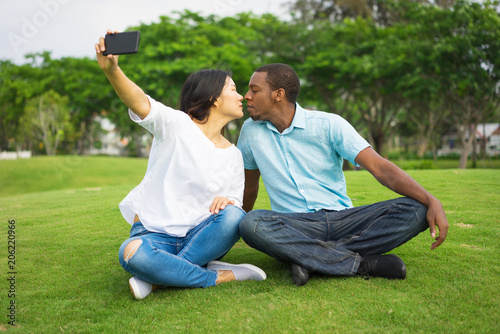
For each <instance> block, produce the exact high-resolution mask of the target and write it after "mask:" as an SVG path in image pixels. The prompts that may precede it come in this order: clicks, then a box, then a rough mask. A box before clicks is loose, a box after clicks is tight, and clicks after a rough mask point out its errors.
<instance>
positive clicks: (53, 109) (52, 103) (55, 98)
mask: <svg viewBox="0 0 500 334" xmlns="http://www.w3.org/2000/svg"><path fill="white" fill-rule="evenodd" d="M69 119H70V114H69V109H68V97H66V96H64V97H63V96H61V95H59V94H58V93H56V92H54V91H52V90H49V91H47V92H45V93H43V94H42V95H40V96H37V97H35V98H32V99H30V100H29V101H28V103H27V104H26V110H25V113H24V115H23V116H22V117H21V120H20V123H21V124H23V126H24V127H25V130H24V131H22V133H23V134H25V135H29V136H32V137H33V138H34V139H37V140H39V141H41V142H42V143H43V147H44V149H45V152H46V153H47V155H54V154H56V152H57V147H58V146H59V143H60V142H61V140H62V139H63V138H64V135H65V133H69V132H71V130H72V126H71V123H70V121H69ZM27 129H31V133H29V134H28V131H26V130H27Z"/></svg>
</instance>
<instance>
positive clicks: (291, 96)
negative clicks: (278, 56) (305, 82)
mask: <svg viewBox="0 0 500 334" xmlns="http://www.w3.org/2000/svg"><path fill="white" fill-rule="evenodd" d="M255 72H266V73H267V79H266V81H267V83H268V84H269V87H270V88H271V90H272V91H274V90H278V89H280V88H283V89H284V90H285V96H286V98H287V100H288V102H290V103H293V104H295V102H297V97H298V96H299V93H300V80H299V76H298V75H297V73H296V72H295V71H294V69H293V68H291V67H290V66H288V65H286V64H280V63H276V64H267V65H263V66H261V67H259V68H257V69H256V70H255Z"/></svg>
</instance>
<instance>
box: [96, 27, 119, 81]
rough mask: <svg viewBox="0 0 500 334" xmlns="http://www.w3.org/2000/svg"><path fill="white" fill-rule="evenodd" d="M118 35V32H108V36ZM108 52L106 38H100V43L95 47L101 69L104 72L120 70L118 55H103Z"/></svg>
mask: <svg viewBox="0 0 500 334" xmlns="http://www.w3.org/2000/svg"><path fill="white" fill-rule="evenodd" d="M114 33H117V31H115V32H113V31H112V30H109V29H108V31H107V32H106V34H114ZM105 51H106V44H105V39H104V37H101V38H99V43H97V44H96V45H95V52H96V56H97V62H98V64H99V67H100V68H101V69H102V70H103V71H104V72H112V71H114V70H116V69H117V68H118V56H117V55H112V54H108V55H106V56H105V55H104V54H103V53H104V52H105Z"/></svg>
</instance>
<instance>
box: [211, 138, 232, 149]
mask: <svg viewBox="0 0 500 334" xmlns="http://www.w3.org/2000/svg"><path fill="white" fill-rule="evenodd" d="M221 136H222V135H221ZM215 147H216V148H220V149H231V147H234V145H233V143H231V142H230V141H229V140H228V139H227V138H226V137H224V136H222V138H221V140H220V141H219V142H218V143H217V145H215Z"/></svg>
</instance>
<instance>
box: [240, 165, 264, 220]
mask: <svg viewBox="0 0 500 334" xmlns="http://www.w3.org/2000/svg"><path fill="white" fill-rule="evenodd" d="M259 179H260V171H259V170H258V169H254V170H250V169H245V191H244V192H243V210H245V211H246V212H249V211H250V210H252V209H253V206H254V204H255V200H256V199H257V195H258V194H259Z"/></svg>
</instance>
